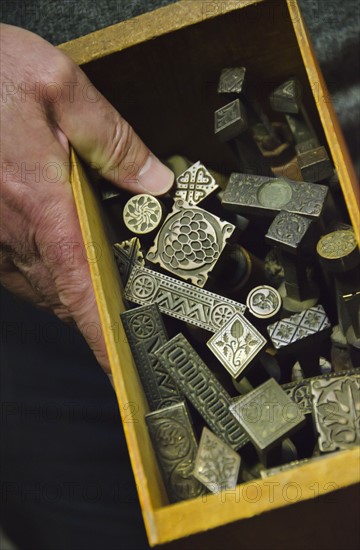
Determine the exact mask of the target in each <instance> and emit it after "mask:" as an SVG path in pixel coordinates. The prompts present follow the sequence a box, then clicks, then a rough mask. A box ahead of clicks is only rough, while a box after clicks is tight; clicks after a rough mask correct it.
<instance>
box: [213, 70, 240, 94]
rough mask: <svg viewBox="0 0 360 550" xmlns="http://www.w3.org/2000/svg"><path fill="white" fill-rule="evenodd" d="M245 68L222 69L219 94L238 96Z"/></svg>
mask: <svg viewBox="0 0 360 550" xmlns="http://www.w3.org/2000/svg"><path fill="white" fill-rule="evenodd" d="M245 73H246V68H245V67H232V68H227V69H223V70H222V71H221V74H220V79H219V85H218V93H219V94H240V93H241V91H242V89H243V86H244V80H245Z"/></svg>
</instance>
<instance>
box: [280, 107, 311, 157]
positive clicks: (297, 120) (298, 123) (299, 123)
mask: <svg viewBox="0 0 360 550" xmlns="http://www.w3.org/2000/svg"><path fill="white" fill-rule="evenodd" d="M285 118H286V121H287V123H288V125H289V128H290V132H291V134H292V137H293V140H294V142H295V143H296V151H297V152H298V153H299V152H305V151H309V150H310V149H311V148H314V147H318V146H319V142H318V140H317V138H316V136H315V135H314V132H313V130H312V128H310V127H309V126H308V124H307V123H306V121H305V119H304V117H303V116H302V115H301V114H298V115H288V114H286V115H285Z"/></svg>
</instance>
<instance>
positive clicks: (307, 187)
mask: <svg viewBox="0 0 360 550" xmlns="http://www.w3.org/2000/svg"><path fill="white" fill-rule="evenodd" d="M327 194H328V187H326V186H325V185H320V184H318V183H317V184H315V183H307V182H303V181H292V180H289V179H286V178H269V177H266V176H255V175H252V174H238V173H235V172H234V173H233V174H231V176H230V179H229V183H228V184H227V186H226V189H225V190H224V192H223V195H222V199H221V203H222V205H223V206H224V207H225V208H228V209H230V210H235V211H236V212H239V213H240V214H244V215H245V216H246V215H251V214H257V215H258V214H261V215H268V216H272V217H274V216H275V215H276V213H277V212H280V210H287V211H288V212H293V213H295V214H304V215H305V216H309V217H312V218H318V217H319V216H320V215H321V213H322V211H323V208H324V203H325V199H326V197H327Z"/></svg>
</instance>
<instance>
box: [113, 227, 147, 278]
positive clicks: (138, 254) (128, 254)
mask: <svg viewBox="0 0 360 550" xmlns="http://www.w3.org/2000/svg"><path fill="white" fill-rule="evenodd" d="M113 250H114V254H115V260H116V263H117V266H118V268H119V272H120V277H121V280H122V282H123V284H124V285H126V283H127V282H128V279H129V275H130V272H131V270H132V268H133V267H134V264H135V263H137V264H139V265H141V266H144V265H145V259H144V256H143V253H142V251H141V246H140V241H139V239H138V237H133V238H132V239H129V240H128V241H123V242H121V243H115V244H114V246H113Z"/></svg>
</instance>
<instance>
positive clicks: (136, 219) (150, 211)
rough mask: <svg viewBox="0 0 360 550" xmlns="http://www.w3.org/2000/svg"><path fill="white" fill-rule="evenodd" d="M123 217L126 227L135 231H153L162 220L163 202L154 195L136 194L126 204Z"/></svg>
mask: <svg viewBox="0 0 360 550" xmlns="http://www.w3.org/2000/svg"><path fill="white" fill-rule="evenodd" d="M123 218H124V223H125V225H126V227H127V228H128V229H129V230H130V231H132V232H133V233H137V234H138V235H145V234H146V233H151V232H152V231H154V229H156V228H157V227H158V226H159V224H160V222H161V218H162V208H161V204H160V202H159V201H158V199H157V198H155V197H153V196H152V195H146V194H140V195H134V196H133V197H131V199H129V200H128V202H127V203H126V204H125V206H124V211H123Z"/></svg>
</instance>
